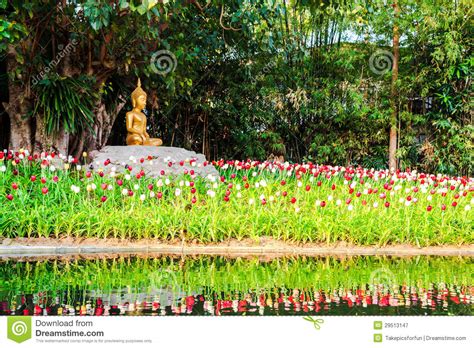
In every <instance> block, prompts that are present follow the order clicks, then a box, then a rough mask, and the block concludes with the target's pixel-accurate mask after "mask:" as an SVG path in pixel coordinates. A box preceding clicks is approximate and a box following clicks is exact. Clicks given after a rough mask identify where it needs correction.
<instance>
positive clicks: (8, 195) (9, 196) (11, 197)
mask: <svg viewBox="0 0 474 348" xmlns="http://www.w3.org/2000/svg"><path fill="white" fill-rule="evenodd" d="M7 199H8V200H9V201H13V195H12V194H11V193H9V194H7Z"/></svg>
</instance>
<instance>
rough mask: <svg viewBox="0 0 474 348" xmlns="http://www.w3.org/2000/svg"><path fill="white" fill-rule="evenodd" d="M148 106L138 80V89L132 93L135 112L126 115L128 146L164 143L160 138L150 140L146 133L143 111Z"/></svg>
mask: <svg viewBox="0 0 474 348" xmlns="http://www.w3.org/2000/svg"><path fill="white" fill-rule="evenodd" d="M145 105H146V93H145V91H144V90H143V89H142V87H141V83H140V79H138V84H137V88H135V90H134V91H133V92H132V106H133V110H132V111H129V112H127V114H126V124H127V145H147V146H160V145H161V144H163V141H161V139H159V138H150V135H149V134H148V133H147V132H146V116H145V115H144V114H143V112H142V110H143V109H144V108H145Z"/></svg>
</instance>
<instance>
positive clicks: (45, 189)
mask: <svg viewBox="0 0 474 348" xmlns="http://www.w3.org/2000/svg"><path fill="white" fill-rule="evenodd" d="M41 192H42V193H43V194H44V195H45V194H47V193H48V188H47V187H46V186H45V187H43V188H42V189H41Z"/></svg>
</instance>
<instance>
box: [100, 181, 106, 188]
mask: <svg viewBox="0 0 474 348" xmlns="http://www.w3.org/2000/svg"><path fill="white" fill-rule="evenodd" d="M100 187H101V188H102V190H107V184H106V183H105V182H104V183H102V184H100Z"/></svg>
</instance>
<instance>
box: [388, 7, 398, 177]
mask: <svg viewBox="0 0 474 348" xmlns="http://www.w3.org/2000/svg"><path fill="white" fill-rule="evenodd" d="M393 9H394V21H393V64H392V88H391V93H390V101H391V107H392V115H391V117H390V144H389V148H388V167H389V169H390V170H396V169H397V158H396V152H397V119H398V100H397V99H398V98H397V97H398V91H397V79H398V61H399V58H400V33H399V32H398V15H399V13H400V8H399V6H398V1H397V0H394V2H393Z"/></svg>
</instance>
